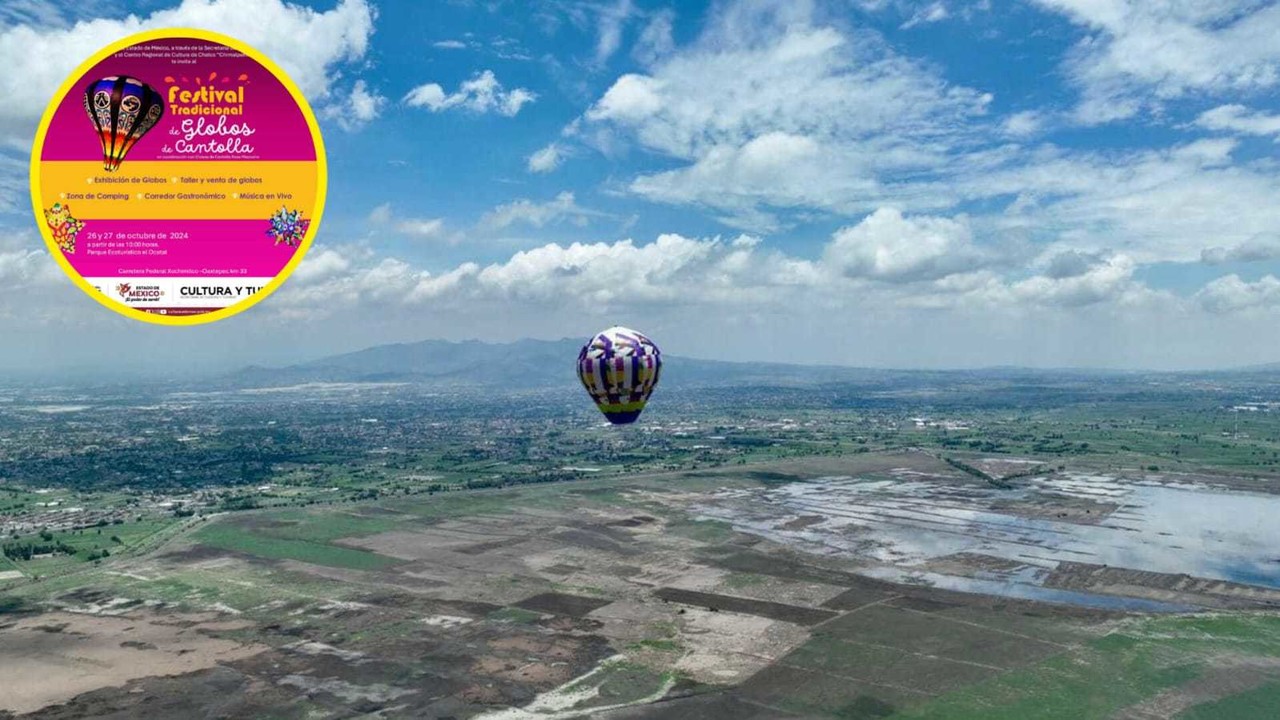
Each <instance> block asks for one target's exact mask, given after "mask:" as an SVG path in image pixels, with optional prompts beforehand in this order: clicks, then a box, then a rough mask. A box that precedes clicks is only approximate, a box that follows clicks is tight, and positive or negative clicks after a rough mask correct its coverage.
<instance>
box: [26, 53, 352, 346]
mask: <svg viewBox="0 0 1280 720" xmlns="http://www.w3.org/2000/svg"><path fill="white" fill-rule="evenodd" d="M182 39H194V40H205V41H208V42H214V43H219V44H222V45H225V46H227V47H229V48H232V49H233V50H237V51H239V52H242V53H244V54H245V55H246V56H248V57H249V58H251V59H253V60H255V61H256V62H257V63H258V64H259V65H261V66H262V67H264V68H266V69H267V71H268V72H270V73H271V74H272V75H273V76H274V77H275V79H276V80H277V81H278V82H279V83H280V84H281V85H283V86H284V88H285V90H287V91H288V92H289V95H290V96H291V97H292V98H293V101H294V102H295V103H297V105H298V109H299V110H301V111H302V116H303V118H305V119H306V121H307V128H308V129H309V130H310V132H311V141H312V144H313V145H314V146H315V150H316V201H315V207H314V208H313V209H312V212H311V222H310V223H309V224H308V226H307V232H306V233H305V234H304V236H303V238H302V242H301V243H299V244H298V249H297V250H295V251H294V253H293V258H292V259H290V260H289V263H288V264H287V265H285V266H284V269H282V270H281V271H280V272H279V273H278V274H277V275H276V276H275V278H273V279H272V280H271V282H269V283H267V284H266V285H265V286H263V288H262V289H261V290H259V291H258V292H256V293H254V294H253V295H251V296H249V297H248V298H246V299H244V300H241V301H240V302H237V303H235V304H234V305H228V306H227V307H225V308H222V309H220V310H215V311H213V312H208V313H202V314H200V315H160V314H158V313H149V312H146V311H143V310H138V309H136V308H132V307H129V306H128V305H125V304H123V303H118V302H116V301H114V300H112V299H110V298H108V297H107V296H106V294H104V293H101V292H98V291H97V290H95V289H94V287H93V286H92V285H90V284H89V281H87V280H85V279H84V276H82V275H81V274H80V273H79V272H77V271H76V269H75V268H74V267H72V266H71V262H70V261H69V260H67V258H66V256H65V255H63V253H62V250H61V248H59V247H58V241H57V240H56V239H55V238H54V237H53V230H52V229H51V228H50V227H49V224H48V223H47V222H45V218H44V207H43V202H42V199H41V193H40V172H41V161H40V156H41V155H42V151H43V150H44V140H45V135H46V134H47V133H48V132H49V125H50V123H52V121H53V116H54V114H55V113H56V112H57V109H58V107H59V106H60V105H61V104H62V101H63V99H64V98H66V96H67V94H68V93H70V92H71V91H73V90H74V89H76V87H77V84H78V82H79V80H80V78H81V77H82V76H83V75H84V74H85V73H87V72H88V71H89V70H90V69H92V68H93V66H94V65H97V64H98V63H100V62H102V61H103V60H105V59H107V58H108V57H110V56H112V55H114V54H116V53H117V52H120V51H121V50H124V49H127V48H130V47H133V46H134V45H138V44H141V43H145V42H151V41H155V40H182ZM328 186H329V164H328V159H327V157H326V156H325V150H324V139H323V137H321V135H320V125H319V123H317V122H316V116H315V113H313V112H312V111H311V105H310V104H309V103H308V102H307V99H306V98H305V97H303V95H302V91H301V90H299V89H298V86H297V85H296V84H294V82H293V79H292V78H290V77H289V75H288V74H286V73H285V71H284V70H282V69H281V68H280V66H278V65H276V64H275V62H273V61H272V60H271V59H270V58H268V57H267V56H266V55H264V54H262V53H261V52H259V51H258V50H257V49H255V48H253V47H252V46H250V45H248V44H246V43H244V42H241V41H240V40H237V39H236V38H233V37H231V36H229V35H223V34H222V33H217V32H213V31H210V30H200V29H196V28H161V29H158V30H147V31H144V32H139V33H134V34H132V35H129V36H128V37H124V38H121V39H119V40H117V41H115V42H113V43H111V44H110V45H107V46H106V47H104V48H102V49H101V50H99V51H98V52H96V53H94V54H93V55H92V56H91V57H89V59H87V60H85V61H84V62H82V63H80V65H79V66H77V67H76V69H75V70H73V71H72V72H71V74H70V75H69V76H68V77H67V79H66V80H65V81H64V82H63V83H62V85H61V86H60V87H59V88H58V91H57V93H56V94H54V96H53V99H52V100H50V102H49V106H48V107H47V108H45V111H44V115H43V116H42V117H41V118H40V127H39V128H38V129H37V130H36V137H35V142H34V143H33V144H32V147H31V208H32V210H33V212H34V213H35V218H36V226H37V227H38V228H39V229H40V235H41V237H43V238H44V242H45V245H46V246H48V248H49V254H50V255H52V256H53V259H54V260H56V261H57V263H58V265H59V267H61V268H62V271H63V272H64V273H66V275H67V277H69V278H71V281H72V282H73V283H75V284H76V285H77V286H78V287H79V288H80V289H81V290H83V291H84V292H85V294H86V295H88V296H89V297H91V298H93V299H94V300H96V301H98V303H99V304H100V305H102V306H104V307H106V308H108V309H110V310H113V311H114V312H116V313H118V314H120V315H123V316H124V317H127V318H132V319H134V320H141V321H143V322H148V323H152V324H156V325H203V324H205V323H211V322H216V321H218V320H223V319H226V318H229V317H232V316H235V315H239V314H240V313H242V312H244V311H245V310H248V309H249V308H251V307H253V306H254V305H257V304H258V303H260V302H262V301H263V300H265V299H266V298H267V297H269V296H270V295H271V294H272V293H274V292H275V291H276V290H277V289H278V288H279V287H280V286H281V285H283V284H284V281H285V280H288V279H289V276H290V275H292V274H293V271H294V270H295V269H296V268H297V267H298V263H300V262H302V258H303V257H304V256H306V254H307V251H308V250H310V249H311V241H312V240H313V239H314V238H315V235H316V232H317V231H318V230H319V229H320V219H321V217H322V216H323V215H324V204H325V195H326V191H327V190H328Z"/></svg>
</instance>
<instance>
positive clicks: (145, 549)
mask: <svg viewBox="0 0 1280 720" xmlns="http://www.w3.org/2000/svg"><path fill="white" fill-rule="evenodd" d="M566 349H568V350H569V351H570V352H569V353H568V355H566V353H565V351H566ZM495 351H496V352H497V353H498V354H502V355H507V356H519V357H524V358H531V359H530V361H529V363H530V365H529V366H530V372H529V373H528V374H527V375H526V376H525V383H524V384H523V385H521V386H519V387H511V386H509V385H500V384H498V383H499V382H501V381H502V378H497V379H496V380H495V379H494V377H493V376H494V374H493V373H492V372H491V371H490V369H489V366H490V365H491V363H492V360H491V358H492V357H493V356H494V355H495ZM541 355H545V357H546V358H547V362H546V363H543V362H541V361H540V360H539V357H540V356H541ZM565 357H569V358H570V359H571V358H572V344H571V343H555V342H534V341H526V342H524V343H521V344H520V345H519V346H517V347H505V348H494V347H493V346H486V345H483V344H479V343H463V344H450V343H437V342H428V343H420V344H416V345H397V346H384V347H379V348H372V349H370V350H367V351H362V352H360V353H354V354H351V355H345V356H339V357H334V358H327V359H325V360H322V361H317V362H314V363H307V364H303V365H296V366H292V367H286V368H261V367H258V368H247V369H245V370H243V371H240V372H237V373H233V374H230V375H222V376H218V377H216V378H207V379H204V380H202V381H201V382H199V383H194V382H192V383H186V382H180V381H165V382H160V381H156V382H150V383H114V384H99V385H86V386H66V387H42V386H32V385H25V386H14V387H7V388H3V389H0V532H2V533H3V539H0V546H2V547H3V554H2V555H0V674H2V675H3V677H4V678H5V683H4V685H3V689H0V717H22V718H41V719H44V718H132V717H144V716H145V717H227V718H231V717H272V718H353V717H365V718H381V717H385V718H459V719H461V718H485V719H494V720H496V719H499V718H503V719H510V720H515V719H533V718H573V717H597V718H608V719H622V718H890V717H892V718H1011V719H1012V718H1030V717H1036V718H1125V719H1132V720H1148V719H1155V718H1187V719H1192V720H1208V719H1211V718H1232V719H1235V718H1274V717H1275V716H1276V711H1275V708H1276V707H1278V706H1280V523H1277V522H1276V521H1275V518H1277V517H1280V413H1278V412H1276V410H1277V408H1280V398H1277V397H1276V396H1275V394H1274V391H1273V390H1272V388H1273V387H1274V380H1275V379H1276V377H1277V375H1278V373H1277V371H1276V370H1275V369H1274V368H1268V367H1260V368H1250V369H1244V370H1240V371H1233V372H1221V373H1137V372H1125V373H1120V372H1115V373H1111V372H1087V373H1086V372H1071V371H1047V370H1036V371H1033V370H1020V369H1009V368H1004V369H992V370H981V371H963V372H962V371H956V372H937V371H929V372H924V371H886V370H858V369H849V368H809V367H797V366H785V365H777V366H759V365H733V364H728V363H716V362H711V361H702V360H692V359H681V358H671V359H669V360H668V370H669V372H668V374H667V375H666V376H665V377H664V380H663V385H662V386H661V387H660V388H659V390H658V391H657V392H656V393H655V395H654V399H653V401H652V403H651V405H650V408H649V409H648V410H647V411H646V413H645V415H644V416H643V418H642V420H641V421H640V422H639V423H637V424H636V425H633V426H626V427H611V426H609V425H607V424H606V423H605V422H604V421H603V420H602V419H601V418H600V416H599V415H598V414H597V413H596V412H595V410H594V408H592V407H591V405H590V403H589V401H588V399H587V398H586V397H585V394H584V393H582V392H581V388H579V387H576V386H575V384H574V383H576V380H575V379H574V378H573V376H572V372H571V370H570V367H569V365H571V363H564V362H561V363H559V364H557V363H556V362H555V361H554V360H555V359H559V360H563V359H564V358H565ZM403 368H414V370H413V371H412V372H408V371H405V370H403Z"/></svg>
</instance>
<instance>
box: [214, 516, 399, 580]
mask: <svg viewBox="0 0 1280 720" xmlns="http://www.w3.org/2000/svg"><path fill="white" fill-rule="evenodd" d="M292 527H293V526H286V528H290V529H285V530H279V529H278V528H254V527H252V526H247V525H245V524H243V523H236V522H220V523H214V524H211V525H209V526H207V527H204V528H201V529H200V530H199V531H197V532H196V533H195V536H194V537H195V539H196V540H198V541H199V542H201V543H203V544H205V545H209V546H212V547H216V548H222V549H224V550H234V551H236V552H242V553H245V554H248V555H254V556H257V557H260V558H267V559H274V560H297V561H299V562H306V563H312V564H315V565H327V566H329V567H339V568H349V569H352V570H382V569H384V568H388V567H391V566H392V565H395V564H397V563H398V562H400V561H399V560H397V559H395V558H391V557H387V556H385V555H379V554H377V553H373V552H369V551H367V550H358V549H355V548H346V547H341V546H339V545H333V544H330V543H329V542H328V541H329V540H332V539H335V538H337V537H343V536H344V534H343V533H337V534H334V533H333V532H332V531H330V530H327V529H326V528H325V527H324V525H323V523H322V522H321V521H320V520H318V519H317V520H314V521H309V522H306V523H303V524H302V526H301V528H300V529H292ZM375 532H376V531H375Z"/></svg>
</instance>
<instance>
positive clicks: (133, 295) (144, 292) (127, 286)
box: [116, 283, 164, 302]
mask: <svg viewBox="0 0 1280 720" xmlns="http://www.w3.org/2000/svg"><path fill="white" fill-rule="evenodd" d="M116 294H117V295H119V296H120V299H121V300H124V301H125V302H138V301H142V302H146V301H149V300H151V301H154V300H159V299H160V298H162V297H164V291H163V290H161V289H160V287H159V286H158V285H134V284H133V283H117V284H116Z"/></svg>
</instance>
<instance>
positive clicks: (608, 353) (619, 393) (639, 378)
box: [578, 325, 662, 425]
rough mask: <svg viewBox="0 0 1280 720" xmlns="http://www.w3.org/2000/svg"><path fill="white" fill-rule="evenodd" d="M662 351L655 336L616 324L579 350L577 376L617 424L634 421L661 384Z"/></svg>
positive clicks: (610, 418) (606, 416)
mask: <svg viewBox="0 0 1280 720" xmlns="http://www.w3.org/2000/svg"><path fill="white" fill-rule="evenodd" d="M661 372H662V352H661V351H660V350H658V346H657V345H655V344H654V342H653V341H652V340H650V339H649V338H647V337H645V336H644V335H643V334H642V333H638V332H636V331H635V330H631V329H630V328H625V327H622V326H618V325H615V326H614V327H611V328H609V329H608V330H604V331H603V332H600V333H597V334H596V336H595V337H593V338H591V339H590V340H588V341H587V344H586V345H584V346H583V348H582V351H581V352H579V353H578V379H579V380H581V381H582V386H583V387H585V388H586V389H587V392H588V393H590V394H591V399H592V400H594V401H595V403H596V406H597V407H599V408H600V412H602V413H604V416H605V418H606V419H608V420H609V422H611V423H613V424H614V425H625V424H627V423H633V422H635V421H636V418H638V417H640V413H641V412H642V411H643V410H644V406H645V403H647V402H648V401H649V396H650V395H651V394H653V389H654V388H655V387H656V386H657V385H658V376H659V375H660V374H661Z"/></svg>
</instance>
